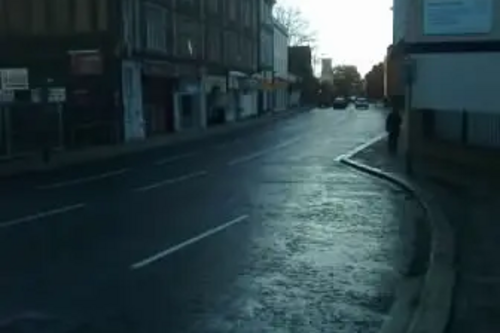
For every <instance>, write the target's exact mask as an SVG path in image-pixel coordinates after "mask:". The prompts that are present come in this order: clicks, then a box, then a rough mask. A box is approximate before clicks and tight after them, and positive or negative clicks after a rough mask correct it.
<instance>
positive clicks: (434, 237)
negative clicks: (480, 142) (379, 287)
mask: <svg viewBox="0 0 500 333" xmlns="http://www.w3.org/2000/svg"><path fill="white" fill-rule="evenodd" d="M355 153H356V152H354V153H350V154H347V155H343V156H341V157H340V158H338V161H339V162H340V163H342V164H344V165H347V166H349V167H351V168H354V169H356V170H358V171H361V172H364V173H366V174H369V175H371V176H375V177H377V178H380V179H383V180H385V181H388V182H389V183H392V184H394V185H396V186H398V187H400V188H402V189H403V190H404V191H406V192H408V193H409V194H411V195H412V196H414V197H415V198H416V199H417V201H418V202H419V204H420V205H421V206H422V208H423V209H424V212H425V214H426V216H427V217H428V221H429V224H430V230H431V241H430V243H431V247H430V252H431V253H430V256H429V266H428V269H427V272H426V273H425V275H424V276H423V277H420V278H409V279H404V280H403V282H402V283H401V285H400V286H399V287H398V289H397V291H396V299H395V301H394V303H393V305H392V308H391V310H390V313H389V317H388V318H387V319H386V321H385V322H384V324H383V326H382V330H381V333H400V332H406V333H443V332H444V331H445V330H446V327H447V325H448V321H449V316H450V312H451V307H452V300H453V290H454V285H455V279H456V272H455V267H454V261H455V235H454V232H453V229H452V228H451V224H450V223H449V221H448V219H447V218H446V216H445V215H444V213H443V211H442V210H441V208H440V207H439V205H438V204H437V202H436V200H435V198H434V197H433V196H432V195H431V194H430V193H429V192H427V191H425V190H423V189H422V188H421V187H419V186H417V185H416V184H413V183H411V182H409V181H407V180H405V179H403V178H402V177H400V176H398V175H396V174H393V173H390V172H386V171H384V170H381V169H379V168H375V167H372V166H369V165H366V164H363V163H361V162H358V161H355V160H354V159H352V157H353V156H354V154H355Z"/></svg>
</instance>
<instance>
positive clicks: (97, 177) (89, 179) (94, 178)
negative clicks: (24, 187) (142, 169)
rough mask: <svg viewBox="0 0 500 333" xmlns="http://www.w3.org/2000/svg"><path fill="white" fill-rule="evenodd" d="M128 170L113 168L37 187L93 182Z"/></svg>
mask: <svg viewBox="0 0 500 333" xmlns="http://www.w3.org/2000/svg"><path fill="white" fill-rule="evenodd" d="M128 171H130V169H120V170H114V171H110V172H105V173H101V174H98V175H93V176H88V177H83V178H77V179H71V180H66V181H62V182H58V183H53V184H48V185H42V186H38V187H37V188H38V189H39V190H53V189H56V188H61V187H67V186H73V185H79V184H84V183H89V182H94V181H97V180H102V179H106V178H111V177H116V176H120V175H123V174H124V173H126V172H128Z"/></svg>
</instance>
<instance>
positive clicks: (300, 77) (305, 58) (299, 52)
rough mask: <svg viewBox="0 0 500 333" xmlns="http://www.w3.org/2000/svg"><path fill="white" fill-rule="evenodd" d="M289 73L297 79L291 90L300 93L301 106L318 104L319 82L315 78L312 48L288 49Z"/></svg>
mask: <svg viewBox="0 0 500 333" xmlns="http://www.w3.org/2000/svg"><path fill="white" fill-rule="evenodd" d="M288 71H289V73H290V74H292V75H293V76H294V77H295V78H296V80H295V81H296V82H295V83H294V84H292V85H291V87H290V89H291V90H293V91H299V92H300V104H313V103H316V102H317V94H318V91H319V82H318V80H317V79H316V78H315V77H314V72H313V67H312V50H311V47H310V46H290V47H288Z"/></svg>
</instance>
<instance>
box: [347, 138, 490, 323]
mask: <svg viewBox="0 0 500 333" xmlns="http://www.w3.org/2000/svg"><path fill="white" fill-rule="evenodd" d="M354 159H356V160H359V161H361V162H363V163H367V164H370V165H372V166H376V167H378V168H382V169H385V170H387V171H390V172H394V173H398V174H400V175H403V176H404V163H403V160H402V158H401V157H390V156H388V154H387V152H386V143H385V142H384V141H381V142H378V143H376V144H374V145H372V146H370V147H368V148H367V149H365V150H363V151H361V152H360V153H358V154H357V155H355V156H354ZM412 180H413V181H415V182H418V183H419V184H421V185H422V186H423V187H424V188H426V190H428V191H432V193H433V195H435V197H436V199H437V200H438V202H439V203H440V205H441V207H442V208H443V210H444V212H445V213H446V214H447V215H448V217H449V220H450V222H451V223H452V226H453V228H454V229H455V234H456V241H457V243H456V246H457V248H456V253H457V258H456V266H457V267H456V269H457V274H458V276H457V281H456V282H457V283H456V285H455V292H454V305H453V308H452V309H451V313H452V315H451V317H450V322H449V325H448V329H447V332H449V333H470V332H474V333H491V332H500V302H499V301H498V299H499V298H500V255H499V254H500V241H499V240H500V223H498V222H499V218H500V185H499V184H498V182H493V180H492V179H487V178H486V177H482V175H480V174H472V173H470V172H467V173H462V172H461V171H460V170H457V169H456V168H455V169H454V168H452V167H451V166H450V165H445V164H433V165H430V164H427V165H425V166H424V165H418V166H415V175H414V177H413V178H412Z"/></svg>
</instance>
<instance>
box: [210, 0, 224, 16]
mask: <svg viewBox="0 0 500 333" xmlns="http://www.w3.org/2000/svg"><path fill="white" fill-rule="evenodd" d="M207 3H208V10H209V12H210V13H212V14H216V13H219V12H221V0H208V1H207Z"/></svg>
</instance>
